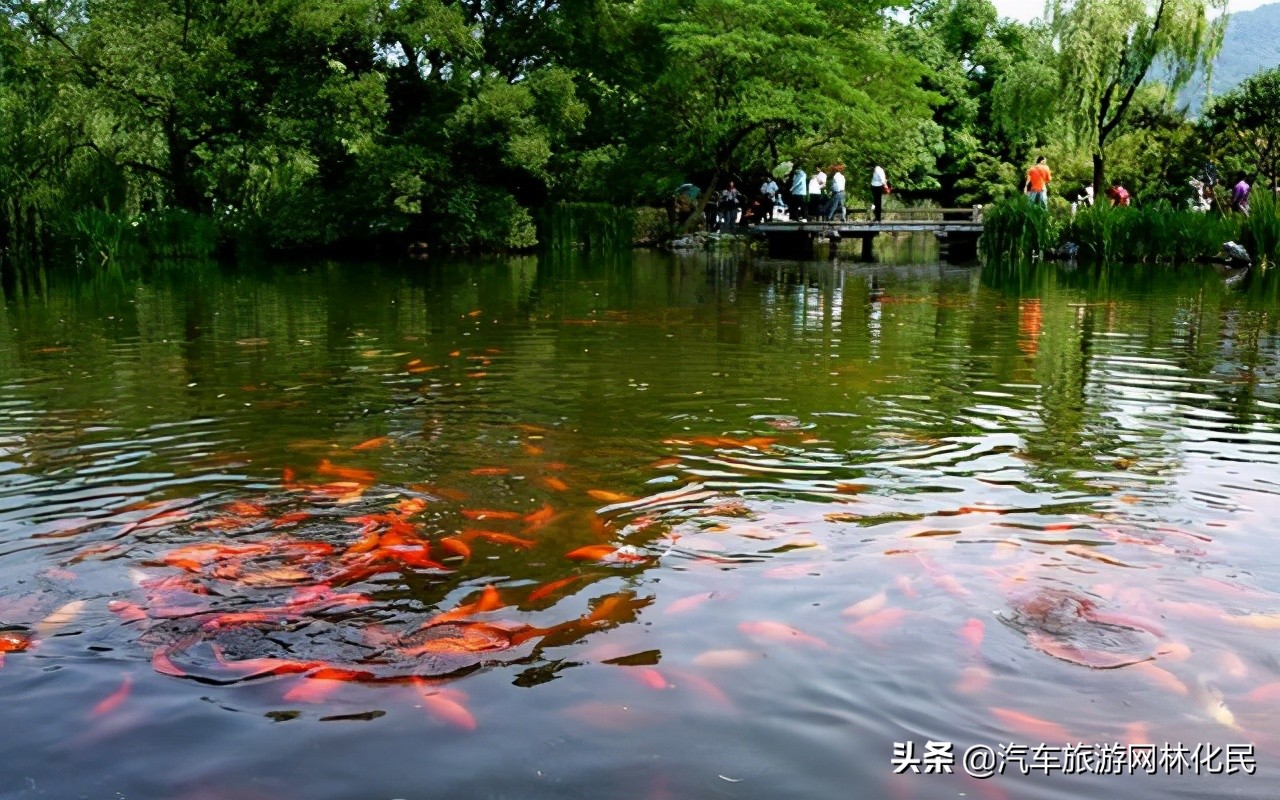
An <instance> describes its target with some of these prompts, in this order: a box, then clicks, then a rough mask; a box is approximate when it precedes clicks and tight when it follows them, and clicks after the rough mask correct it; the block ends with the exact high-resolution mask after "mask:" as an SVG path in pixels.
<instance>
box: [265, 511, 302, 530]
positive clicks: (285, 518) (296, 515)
mask: <svg viewBox="0 0 1280 800" xmlns="http://www.w3.org/2000/svg"><path fill="white" fill-rule="evenodd" d="M310 518H311V512H310V511H291V512H289V513H288V514H281V515H280V516H278V517H276V520H275V522H273V523H271V526H272V527H273V528H283V527H285V526H287V525H297V524H298V523H299V522H302V521H303V520H307V519H310Z"/></svg>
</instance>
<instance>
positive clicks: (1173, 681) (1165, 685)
mask: <svg viewBox="0 0 1280 800" xmlns="http://www.w3.org/2000/svg"><path fill="white" fill-rule="evenodd" d="M1125 671H1126V672H1136V673H1138V674H1140V675H1142V676H1143V677H1145V678H1147V679H1148V680H1150V681H1151V682H1152V683H1154V684H1155V685H1157V686H1159V687H1160V688H1161V689H1164V690H1166V691H1169V692H1173V693H1174V694H1179V695H1183V696H1184V697H1185V696H1186V695H1187V694H1188V691H1189V690H1188V689H1187V685H1186V684H1185V683H1183V682H1182V681H1180V680H1178V676H1177V675H1174V674H1173V673H1172V672H1170V671H1169V670H1167V669H1164V668H1163V667H1157V666H1156V665H1155V664H1153V663H1151V662H1150V661H1143V662H1141V663H1139V664H1133V665H1131V666H1128V667H1125Z"/></svg>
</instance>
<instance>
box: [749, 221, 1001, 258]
mask: <svg viewBox="0 0 1280 800" xmlns="http://www.w3.org/2000/svg"><path fill="white" fill-rule="evenodd" d="M884 216H885V220H884V221H883V222H870V221H867V220H852V219H851V220H847V221H844V222H841V221H839V220H834V221H831V222H821V221H814V222H762V223H759V224H756V225H752V226H750V228H749V230H750V232H751V234H752V235H753V236H763V237H764V238H765V239H766V240H767V241H768V243H769V255H770V256H773V257H775V258H801V259H809V258H813V245H814V243H815V242H816V241H817V240H818V239H819V238H822V239H828V240H830V241H831V242H832V243H833V244H834V243H835V242H838V241H839V240H841V239H855V238H856V239H861V240H862V260H863V261H871V260H872V249H871V246H872V242H873V241H874V240H875V238H876V237H877V236H879V235H880V234H882V233H932V234H934V235H935V236H937V237H938V238H939V239H940V240H941V241H942V243H943V257H944V258H946V259H947V260H964V259H969V258H973V257H974V256H976V255H977V248H978V237H979V236H981V235H982V217H981V214H980V213H978V212H975V210H974V209H970V208H928V209H906V210H901V211H895V212H888V211H886V212H885V214H884Z"/></svg>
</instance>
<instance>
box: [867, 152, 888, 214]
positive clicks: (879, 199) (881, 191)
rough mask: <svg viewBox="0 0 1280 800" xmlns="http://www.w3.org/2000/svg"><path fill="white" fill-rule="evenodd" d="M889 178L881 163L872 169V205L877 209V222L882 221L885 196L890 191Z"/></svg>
mask: <svg viewBox="0 0 1280 800" xmlns="http://www.w3.org/2000/svg"><path fill="white" fill-rule="evenodd" d="M890 189H891V187H890V186H889V179H888V178H887V177H886V176H885V174H884V167H882V166H880V165H879V164H877V165H876V168H875V169H873V170H871V206H872V208H873V209H874V211H875V217H876V222H879V221H880V210H881V206H882V204H883V201H884V196H885V195H886V194H888V193H889V191H890Z"/></svg>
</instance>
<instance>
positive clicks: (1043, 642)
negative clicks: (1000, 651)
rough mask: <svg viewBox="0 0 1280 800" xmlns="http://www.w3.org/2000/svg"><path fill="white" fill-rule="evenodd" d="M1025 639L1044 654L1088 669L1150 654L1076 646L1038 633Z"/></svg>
mask: <svg viewBox="0 0 1280 800" xmlns="http://www.w3.org/2000/svg"><path fill="white" fill-rule="evenodd" d="M1027 641H1028V642H1030V643H1031V646H1032V647H1034V648H1035V649H1037V650H1039V651H1040V652H1042V653H1044V654H1046V655H1050V656H1053V657H1054V658H1057V659H1061V660H1062V661H1067V662H1069V663H1072V664H1079V665H1080V666H1082V667H1089V668H1090V669H1117V668H1119V667H1127V666H1130V665H1132V664H1137V663H1139V662H1142V661H1149V660H1151V656H1138V655H1125V654H1123V653H1111V652H1108V651H1106V650H1091V649H1087V648H1083V647H1076V646H1075V645H1070V644H1067V643H1065V642H1060V641H1058V640H1056V639H1054V638H1052V637H1049V636H1045V635H1043V634H1039V633H1031V634H1028V635H1027Z"/></svg>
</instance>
